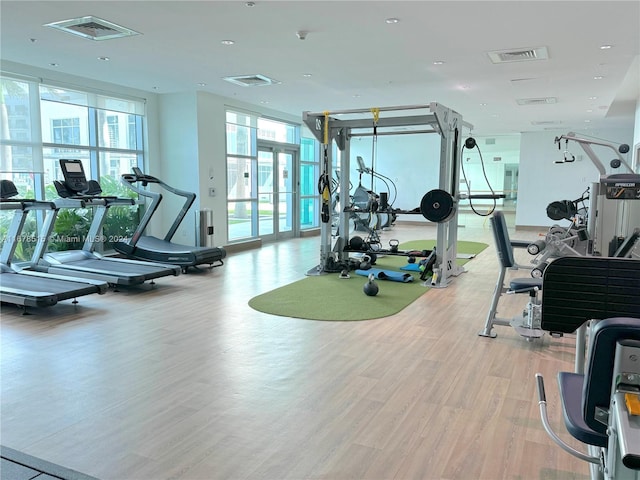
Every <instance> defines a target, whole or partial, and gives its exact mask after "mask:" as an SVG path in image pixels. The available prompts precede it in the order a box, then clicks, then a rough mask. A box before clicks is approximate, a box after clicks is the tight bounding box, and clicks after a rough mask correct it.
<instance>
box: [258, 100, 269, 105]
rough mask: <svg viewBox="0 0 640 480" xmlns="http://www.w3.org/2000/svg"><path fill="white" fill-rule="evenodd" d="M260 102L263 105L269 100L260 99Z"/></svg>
mask: <svg viewBox="0 0 640 480" xmlns="http://www.w3.org/2000/svg"><path fill="white" fill-rule="evenodd" d="M260 103H261V104H263V105H267V104H268V103H269V102H267V101H266V100H261V101H260Z"/></svg>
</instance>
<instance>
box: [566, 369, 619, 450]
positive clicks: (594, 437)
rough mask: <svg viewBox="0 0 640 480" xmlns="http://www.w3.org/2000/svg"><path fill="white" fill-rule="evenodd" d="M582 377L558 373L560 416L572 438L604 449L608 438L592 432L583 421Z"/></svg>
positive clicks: (576, 374) (580, 375) (574, 374)
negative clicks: (560, 403) (560, 401)
mask: <svg viewBox="0 0 640 480" xmlns="http://www.w3.org/2000/svg"><path fill="white" fill-rule="evenodd" d="M583 385H584V375H582V374H579V373H571V372H559V373H558V387H559V389H560V398H561V399H562V415H563V418H564V424H565V426H566V427H567V430H568V431H569V433H570V434H571V435H573V437H574V438H576V439H578V440H580V441H581V442H583V443H586V444H588V445H595V446H597V447H606V446H607V443H608V441H609V438H608V437H607V436H606V435H603V434H602V433H599V432H596V431H595V430H592V429H591V428H590V427H589V426H588V425H587V423H586V422H585V420H584V410H583V409H582V387H583Z"/></svg>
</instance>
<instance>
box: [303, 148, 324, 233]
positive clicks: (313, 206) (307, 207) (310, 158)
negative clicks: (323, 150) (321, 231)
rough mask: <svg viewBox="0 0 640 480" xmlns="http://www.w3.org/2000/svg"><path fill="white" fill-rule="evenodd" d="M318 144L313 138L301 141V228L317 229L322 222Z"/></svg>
mask: <svg viewBox="0 0 640 480" xmlns="http://www.w3.org/2000/svg"><path fill="white" fill-rule="evenodd" d="M317 153H318V142H317V141H316V140H315V139H313V138H302V140H301V141H300V228H301V229H303V230H304V229H310V228H316V227H318V225H319V220H320V197H319V193H318V187H317V182H318V178H319V177H320V162H319V159H318V155H317Z"/></svg>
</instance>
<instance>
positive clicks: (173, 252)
mask: <svg viewBox="0 0 640 480" xmlns="http://www.w3.org/2000/svg"><path fill="white" fill-rule="evenodd" d="M121 179H122V183H123V184H124V185H125V186H127V187H128V188H130V189H131V190H133V191H134V192H136V193H137V194H138V195H140V196H142V197H145V198H148V199H150V203H149V205H148V206H147V210H146V212H145V214H144V216H143V217H142V220H141V221H140V224H139V225H138V228H136V230H135V232H134V233H133V235H132V236H131V238H129V239H127V240H126V241H120V242H116V243H115V244H114V247H113V248H114V249H115V250H116V251H117V252H120V253H122V254H124V255H126V256H127V257H129V258H137V259H140V260H151V261H155V262H162V263H170V264H173V265H179V266H180V267H181V268H182V271H183V272H185V273H186V272H187V269H188V268H189V267H195V266H197V265H202V264H209V265H210V266H211V267H219V266H221V265H223V264H224V262H223V261H222V259H223V258H225V257H226V256H227V252H226V251H225V249H224V248H222V247H206V246H201V247H192V246H188V245H180V244H178V243H174V242H172V241H171V240H172V238H173V236H174V235H175V233H176V231H177V230H178V227H179V226H180V223H181V222H182V220H183V219H184V217H185V215H186V214H187V211H188V210H189V208H191V206H192V205H193V202H194V201H195V199H196V194H195V193H192V192H187V191H184V190H179V189H177V188H174V187H171V186H169V185H167V184H166V183H165V182H163V181H162V180H159V179H158V178H156V177H153V176H151V175H146V174H144V173H143V172H142V170H140V169H139V168H137V167H134V168H133V173H131V174H124V175H122V178H121ZM137 184H141V185H142V187H146V186H147V185H149V184H157V185H159V186H160V187H162V188H163V189H165V190H167V191H169V192H171V193H173V194H175V195H178V196H180V197H184V198H185V202H184V204H183V205H182V209H181V210H180V212H179V213H178V216H177V217H176V219H175V220H174V222H173V224H172V225H171V228H170V229H169V231H168V232H167V234H166V235H165V236H164V238H162V239H160V238H157V237H153V236H151V235H143V233H144V231H145V229H146V228H147V226H148V225H149V221H150V220H151V217H152V216H153V215H154V213H155V212H156V210H157V209H158V206H159V205H160V202H161V201H162V194H160V193H157V192H152V191H150V190H146V189H145V188H141V187H140V186H138V185H137Z"/></svg>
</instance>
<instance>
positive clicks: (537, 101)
mask: <svg viewBox="0 0 640 480" xmlns="http://www.w3.org/2000/svg"><path fill="white" fill-rule="evenodd" d="M516 102H518V105H551V104H553V103H557V102H558V99H557V98H556V97H540V98H518V99H517V100H516Z"/></svg>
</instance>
